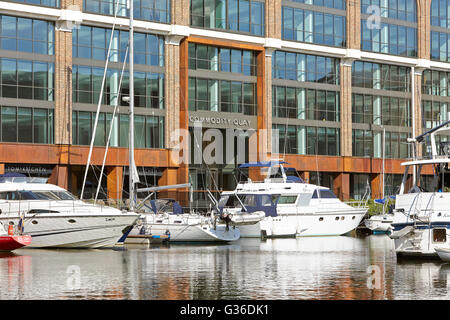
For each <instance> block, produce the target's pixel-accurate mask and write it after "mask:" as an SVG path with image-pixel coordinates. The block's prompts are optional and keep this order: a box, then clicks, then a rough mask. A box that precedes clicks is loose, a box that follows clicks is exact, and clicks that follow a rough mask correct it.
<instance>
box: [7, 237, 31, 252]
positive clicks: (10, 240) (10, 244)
mask: <svg viewBox="0 0 450 320" xmlns="http://www.w3.org/2000/svg"><path fill="white" fill-rule="evenodd" d="M30 244H31V236H0V251H12V250H16V249H19V248H22V247H25V246H28V245H30Z"/></svg>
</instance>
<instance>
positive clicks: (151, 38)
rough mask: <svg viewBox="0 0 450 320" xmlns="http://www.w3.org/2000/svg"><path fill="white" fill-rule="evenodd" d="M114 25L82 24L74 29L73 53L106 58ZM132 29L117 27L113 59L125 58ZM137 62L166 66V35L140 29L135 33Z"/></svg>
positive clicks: (85, 57) (112, 53)
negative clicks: (101, 26)
mask: <svg viewBox="0 0 450 320" xmlns="http://www.w3.org/2000/svg"><path fill="white" fill-rule="evenodd" d="M110 39H111V29H105V28H98V27H90V26H80V28H78V29H77V28H75V29H74V30H73V33H72V44H73V46H72V54H73V57H74V58H84V59H93V60H102V61H104V60H106V55H107V54H108V48H109V41H110ZM128 39H129V33H128V31H123V30H114V35H113V39H112V46H111V50H110V61H112V62H123V61H124V59H125V53H126V50H127V46H128ZM134 44H135V51H134V63H135V64H142V65H150V66H157V67H158V66H159V67H163V66H164V37H162V36H158V35H154V34H149V33H147V34H146V33H139V32H135V34H134Z"/></svg>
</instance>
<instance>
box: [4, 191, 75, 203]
mask: <svg viewBox="0 0 450 320" xmlns="http://www.w3.org/2000/svg"><path fill="white" fill-rule="evenodd" d="M0 200H47V201H48V200H54V201H60V200H76V198H75V197H74V196H73V195H72V194H71V193H70V192H68V191H47V190H45V191H34V190H33V191H30V190H23V191H4V192H0Z"/></svg>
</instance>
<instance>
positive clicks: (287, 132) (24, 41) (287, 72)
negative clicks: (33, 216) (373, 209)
mask: <svg viewBox="0 0 450 320" xmlns="http://www.w3.org/2000/svg"><path fill="white" fill-rule="evenodd" d="M448 12H450V0H389V1H388V0H134V19H135V23H134V29H135V33H134V43H135V49H134V51H135V53H134V61H135V68H134V70H135V73H134V90H135V97H134V102H135V117H134V123H135V148H136V152H135V161H136V166H137V168H138V172H139V175H140V180H141V182H142V183H143V184H144V185H148V186H149V185H168V184H177V183H186V182H191V183H192V184H193V185H194V189H195V190H196V191H195V197H194V198H195V199H196V200H199V201H200V200H202V199H206V197H205V193H204V190H205V189H209V190H212V191H216V192H218V191H221V190H230V189H233V188H234V186H235V185H236V183H237V181H238V179H239V178H238V177H237V175H236V168H237V166H238V165H239V163H240V161H239V160H238V158H239V156H242V157H241V160H246V161H248V160H249V159H257V160H265V159H268V158H270V157H271V156H272V155H273V154H275V153H277V156H278V157H280V156H281V157H282V158H284V160H286V161H287V162H288V163H289V164H290V166H291V167H294V168H295V169H296V170H297V171H298V173H299V174H300V175H301V176H302V177H303V178H304V179H305V180H307V181H309V182H311V183H316V184H321V185H324V186H328V187H330V188H332V189H333V190H334V192H335V193H336V194H337V195H338V196H339V197H340V198H341V199H345V200H346V199H350V198H354V199H361V198H362V197H363V196H364V195H365V194H366V193H367V192H369V193H370V194H371V196H372V197H379V196H381V194H382V190H381V186H382V180H381V179H382V163H383V161H382V158H383V155H384V157H385V159H386V160H385V162H384V168H385V180H384V185H385V193H387V194H392V193H394V192H395V191H396V188H397V187H398V184H399V182H400V180H401V174H402V173H403V172H402V168H401V167H400V163H401V162H402V161H404V160H405V159H407V158H410V157H411V155H412V153H411V152H412V147H411V145H409V144H408V143H407V141H406V139H407V138H408V137H413V136H416V135H418V134H420V133H422V132H423V131H424V130H426V129H428V128H431V127H432V126H434V125H436V124H438V123H441V122H442V121H445V120H447V119H448V115H447V114H448V111H450V110H448V103H450V98H449V97H450V86H449V85H448V79H449V77H450V29H449V28H450V25H449V24H450V18H449V17H448ZM128 17H129V9H128V6H127V1H125V0H117V1H115V0H17V1H14V0H10V1H1V2H0V26H1V31H0V75H1V76H0V79H1V83H0V88H1V91H0V108H1V109H0V173H2V172H21V173H25V174H28V175H32V176H44V177H49V182H52V183H55V184H58V185H60V186H62V187H64V188H66V189H69V190H70V191H72V192H73V193H74V194H78V195H80V191H81V189H82V183H83V176H84V171H85V167H86V163H87V160H88V155H89V149H90V143H91V140H92V135H93V128H94V126H95V123H97V125H96V131H95V137H94V146H95V147H94V149H93V153H92V159H91V160H92V161H91V165H92V168H91V170H90V173H89V175H88V179H87V180H88V183H87V184H86V189H87V191H86V192H87V194H86V195H84V197H85V198H86V197H89V196H90V195H91V194H92V192H95V190H96V189H97V183H98V174H99V173H100V170H99V169H100V168H101V167H102V164H103V161H104V154H105V148H106V144H107V141H109V146H108V147H109V148H108V153H107V156H106V161H105V179H102V188H101V189H102V190H103V194H101V197H103V198H111V199H122V198H126V197H128V196H127V191H128V183H127V182H126V181H128V130H129V129H128V128H129V107H128V103H127V101H126V99H124V97H127V96H128V94H129V74H128V72H127V68H126V67H127V57H128V41H129V33H128V26H129V19H128ZM110 44H111V45H110ZM106 60H108V69H107V72H106V73H105V72H104V67H105V62H106ZM122 70H124V72H122ZM103 79H105V81H103ZM100 94H102V95H101V96H100ZM116 107H117V108H116ZM98 108H99V110H100V113H99V114H98V116H97V110H98ZM114 110H117V113H115V112H114ZM96 120H97V121H96ZM198 123H201V128H200V129H198ZM208 129H214V130H212V131H211V130H210V131H208ZM180 130H184V131H185V132H188V135H189V136H190V137H191V139H190V141H191V142H190V146H189V147H187V149H188V150H189V152H188V154H187V155H184V156H186V157H187V158H189V160H190V161H188V162H181V163H180V162H179V161H176V159H175V158H176V157H174V155H179V154H180V146H185V145H184V143H186V139H182V138H180V135H174V132H179V131H180ZM211 132H212V135H213V136H214V134H218V135H219V134H220V135H221V136H222V138H221V139H220V141H219V140H218V139H217V138H216V140H215V142H216V143H219V144H221V145H223V146H224V150H226V152H224V154H222V155H221V156H220V157H222V158H227V157H228V158H227V159H231V160H229V161H222V162H220V163H214V164H209V163H208V161H205V159H201V158H200V159H195V157H196V155H197V154H198V153H199V152H200V153H201V151H205V150H207V148H208V143H205V141H206V142H207V141H212V140H213V138H212V137H211ZM230 132H231V133H230ZM249 132H251V133H253V132H255V133H256V135H255V137H256V138H255V137H252V136H251V134H249ZM196 133H200V135H196ZM208 135H210V136H209V137H207V136H208ZM241 136H245V137H244V139H243V141H244V142H243V143H244V146H245V147H244V148H243V149H242V150H241V149H240V147H239V144H237V143H236V144H235V143H234V142H236V141H237V140H238V139H239V138H240V137H241ZM198 137H201V139H202V141H198V140H197V138H198ZM205 137H206V139H205ZM208 139H209V140H208ZM231 141H232V142H233V143H232V145H233V147H232V148H231V149H226V146H229V145H230V142H231ZM254 146H256V150H257V155H256V158H255V157H254V155H253V154H251V151H249V150H250V149H252V148H251V147H254ZM383 146H384V150H383ZM253 149H254V148H253ZM253 149H252V150H253ZM272 151H273V152H272ZM275 151H278V152H275ZM420 152H422V153H423V154H426V152H427V150H426V148H421V150H420ZM215 156H216V157H218V155H217V154H216V155H215ZM252 156H253V157H252ZM197 160H198V161H197ZM250 175H251V176H255V175H256V176H257V173H254V172H250ZM122 189H123V191H122ZM166 195H167V196H171V197H172V196H173V197H176V198H178V199H180V200H182V201H183V200H186V199H187V193H186V191H184V190H177V191H173V192H167V193H166Z"/></svg>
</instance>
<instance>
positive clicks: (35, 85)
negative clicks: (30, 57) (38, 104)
mask: <svg viewBox="0 0 450 320" xmlns="http://www.w3.org/2000/svg"><path fill="white" fill-rule="evenodd" d="M0 73H1V77H0V81H1V94H0V96H1V97H4V98H20V99H35V100H46V101H53V99H54V80H53V78H54V64H53V63H47V62H37V61H27V60H16V59H6V58H1V59H0Z"/></svg>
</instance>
